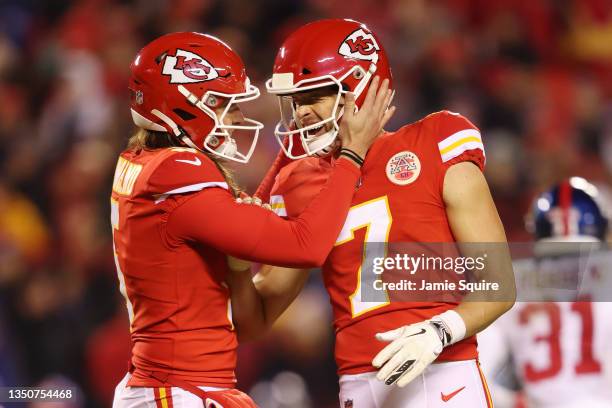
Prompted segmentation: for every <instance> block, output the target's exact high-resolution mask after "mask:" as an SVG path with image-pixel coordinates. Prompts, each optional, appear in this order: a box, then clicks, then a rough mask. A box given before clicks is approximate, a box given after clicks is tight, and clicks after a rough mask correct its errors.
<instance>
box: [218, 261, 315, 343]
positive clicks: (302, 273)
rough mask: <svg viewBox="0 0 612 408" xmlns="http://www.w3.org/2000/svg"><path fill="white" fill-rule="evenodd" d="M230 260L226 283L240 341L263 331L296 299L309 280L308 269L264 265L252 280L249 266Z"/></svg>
mask: <svg viewBox="0 0 612 408" xmlns="http://www.w3.org/2000/svg"><path fill="white" fill-rule="evenodd" d="M233 263H234V262H231V261H230V262H229V264H230V272H229V273H228V275H227V278H226V280H227V283H228V285H229V287H230V292H231V300H232V320H233V322H234V326H235V327H236V329H237V332H238V339H239V340H240V341H245V340H253V339H256V338H258V337H259V336H261V335H262V334H263V333H265V332H266V330H268V329H269V328H270V327H272V325H273V324H274V322H275V321H276V320H277V319H278V318H279V317H280V316H281V315H282V314H283V313H284V311H285V310H287V308H288V307H289V305H291V303H292V302H293V301H294V300H295V298H296V297H297V295H298V294H299V293H300V291H301V290H302V288H303V287H304V284H305V283H306V281H307V280H308V273H309V270H308V269H291V268H283V267H279V266H271V265H264V266H262V268H261V269H260V271H259V272H258V273H257V275H255V276H254V277H253V278H252V279H251V271H250V267H249V268H248V269H244V270H239V269H235V267H236V266H237V265H234V266H232V264H233Z"/></svg>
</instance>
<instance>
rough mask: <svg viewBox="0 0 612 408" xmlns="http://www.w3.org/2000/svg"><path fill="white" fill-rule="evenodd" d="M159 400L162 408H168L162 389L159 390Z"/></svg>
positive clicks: (164, 391) (164, 390) (163, 389)
mask: <svg viewBox="0 0 612 408" xmlns="http://www.w3.org/2000/svg"><path fill="white" fill-rule="evenodd" d="M159 399H160V402H161V406H162V408H168V400H167V399H166V389H165V388H164V387H160V388H159Z"/></svg>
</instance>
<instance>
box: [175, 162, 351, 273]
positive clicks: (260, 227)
mask: <svg viewBox="0 0 612 408" xmlns="http://www.w3.org/2000/svg"><path fill="white" fill-rule="evenodd" d="M359 174H360V172H359V170H358V169H357V167H356V166H355V165H354V164H352V163H351V162H349V160H347V159H340V160H338V161H337V162H336V168H335V169H334V171H333V173H332V175H331V177H330V178H329V180H328V182H327V184H326V185H325V187H324V188H323V189H322V190H321V192H320V193H319V194H318V195H317V197H316V198H315V199H314V200H313V201H312V203H311V204H310V205H309V206H308V207H307V208H306V210H305V211H304V212H303V213H302V215H300V217H298V218H297V219H295V220H284V219H282V218H281V217H279V216H277V215H276V214H274V213H272V212H270V211H268V210H265V209H263V208H261V207H258V206H252V205H241V204H237V203H236V202H235V201H234V198H233V197H232V196H231V194H229V193H228V192H227V191H226V190H223V189H219V188H210V189H206V190H203V191H201V192H199V193H197V194H194V195H193V196H192V197H189V198H188V199H187V200H184V201H183V202H182V203H180V205H179V206H178V207H177V208H175V209H174V210H173V211H172V212H171V213H170V215H169V217H168V222H167V226H166V231H167V236H168V240H169V244H170V245H173V244H174V245H176V243H180V242H181V241H183V240H186V241H194V242H199V243H203V244H206V245H210V246H212V247H214V248H216V249H218V250H220V251H222V252H225V253H226V254H229V255H232V256H235V257H237V258H241V259H247V260H251V261H256V262H261V263H266V264H277V265H287V266H301V267H314V266H319V265H321V264H322V263H323V262H324V261H325V258H326V257H327V254H328V253H329V251H330V249H331V248H332V246H333V244H334V242H335V240H336V237H337V236H338V233H339V232H340V229H341V228H342V224H343V222H344V219H345V217H346V214H347V213H348V210H349V207H350V204H351V199H352V196H353V192H354V190H355V183H356V181H357V178H358V177H359ZM332 191H333V194H332V193H331V192H332Z"/></svg>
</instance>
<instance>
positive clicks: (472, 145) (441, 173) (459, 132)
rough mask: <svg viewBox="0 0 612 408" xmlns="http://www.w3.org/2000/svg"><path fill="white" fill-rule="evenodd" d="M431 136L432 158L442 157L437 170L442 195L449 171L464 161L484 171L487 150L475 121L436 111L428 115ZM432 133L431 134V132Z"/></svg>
mask: <svg viewBox="0 0 612 408" xmlns="http://www.w3.org/2000/svg"><path fill="white" fill-rule="evenodd" d="M427 122H428V123H426V125H425V126H426V128H427V129H428V138H429V137H431V138H432V139H433V146H432V154H433V155H434V156H435V158H434V159H433V160H439V161H438V163H439V167H438V169H439V170H438V171H436V172H435V177H436V178H437V183H436V184H437V186H438V189H439V191H440V194H442V191H443V186H444V177H445V175H446V171H447V170H448V169H449V168H450V167H451V166H452V165H453V164H457V163H461V162H472V163H474V164H475V165H476V166H478V168H479V169H480V170H481V171H483V170H484V166H485V152H484V145H483V143H482V137H481V136H480V131H479V130H478V128H477V127H476V126H474V124H473V123H472V122H470V121H469V120H468V119H466V118H465V117H464V116H461V115H460V114H458V113H454V112H450V111H441V112H436V113H433V114H431V115H429V116H428V117H427ZM429 132H431V133H429Z"/></svg>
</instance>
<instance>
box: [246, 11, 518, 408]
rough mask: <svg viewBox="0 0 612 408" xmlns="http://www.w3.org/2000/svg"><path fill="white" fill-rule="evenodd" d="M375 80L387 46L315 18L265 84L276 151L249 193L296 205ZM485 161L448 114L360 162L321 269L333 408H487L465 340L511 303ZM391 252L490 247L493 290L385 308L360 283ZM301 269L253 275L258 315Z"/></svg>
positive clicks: (295, 208)
mask: <svg viewBox="0 0 612 408" xmlns="http://www.w3.org/2000/svg"><path fill="white" fill-rule="evenodd" d="M379 81H381V82H382V83H383V84H386V85H384V86H386V87H388V88H389V89H393V83H392V75H391V70H390V68H389V63H388V59H387V55H386V53H385V50H384V48H383V46H382V44H381V42H380V40H379V39H378V38H377V36H376V35H375V34H374V33H373V32H372V31H371V30H370V29H369V28H368V27H367V26H365V25H364V24H361V23H359V22H356V21H352V20H321V21H317V22H313V23H310V24H307V25H305V26H303V27H301V28H299V29H298V30H296V31H295V32H294V33H292V34H291V35H290V36H289V37H288V38H287V39H286V40H285V42H284V43H283V44H282V46H281V47H280V50H279V52H278V54H277V56H276V60H275V62H274V68H273V74H272V78H271V79H270V80H269V81H268V82H267V83H266V86H267V90H268V91H269V92H271V93H274V94H276V95H278V97H279V100H280V105H281V113H282V114H281V121H280V122H279V124H278V125H277V126H276V129H275V134H276V136H277V137H278V138H279V140H280V141H281V147H282V153H281V154H282V155H284V156H286V157H282V156H280V155H279V157H278V158H277V160H276V161H275V163H274V164H273V166H272V168H271V169H270V170H269V172H268V174H267V176H266V177H265V178H264V180H263V182H262V184H261V185H260V187H259V189H258V191H257V192H256V194H255V195H256V197H258V198H259V199H261V200H263V201H269V202H270V203H271V205H272V207H273V209H275V210H276V211H277V213H278V214H280V215H283V216H286V217H288V218H289V219H291V218H292V217H295V216H299V214H300V213H301V212H302V211H303V210H304V209H305V208H308V207H307V206H308V203H309V202H310V197H312V196H313V195H314V194H316V193H318V192H319V191H320V187H321V185H323V184H324V183H325V180H326V179H327V174H329V172H330V171H331V169H333V163H334V162H335V160H336V159H337V157H338V152H341V151H342V150H341V148H344V147H345V146H344V145H343V142H342V141H341V140H339V139H338V134H339V133H342V128H343V126H344V122H345V120H346V119H347V115H349V114H352V113H353V112H354V111H360V110H361V109H363V107H364V105H363V103H364V101H365V95H367V94H368V93H369V90H370V88H371V87H373V86H374V87H377V86H379V83H378V82H379ZM351 95H354V96H351ZM353 98H354V100H355V103H354V104H353V103H352V101H353ZM290 159H298V160H293V161H291V160H290ZM484 164H485V154H484V147H483V143H482V138H481V135H480V132H479V130H478V129H477V128H476V126H474V125H473V124H472V123H471V122H470V121H469V120H467V119H466V118H464V117H463V116H461V115H460V114H457V113H453V112H449V111H441V112H437V113H433V114H431V115H429V116H427V117H425V118H423V119H421V120H419V121H418V122H415V123H411V124H408V125H406V126H404V127H402V128H401V129H399V130H397V131H395V132H385V131H381V135H380V137H379V138H378V139H377V140H376V141H375V142H374V144H373V146H372V148H371V150H370V151H369V152H368V155H367V157H366V158H365V162H364V165H363V173H362V177H361V178H360V183H359V186H358V190H357V193H356V194H355V196H354V197H353V201H352V205H351V209H350V211H349V214H348V216H347V217H346V220H345V224H344V226H343V229H342V231H341V232H340V234H339V235H338V236H337V240H336V243H335V245H334V248H333V249H332V251H331V252H330V254H329V256H328V257H327V259H326V261H325V263H324V265H323V280H324V282H325V285H326V288H327V290H328V293H329V295H330V299H331V303H332V306H333V309H334V326H335V332H336V350H335V357H336V362H337V365H338V371H339V375H340V399H341V404H342V403H343V404H344V405H345V406H348V405H349V404H354V405H357V406H361V407H391V408H395V407H420V406H439V405H440V406H441V404H446V403H447V402H448V403H449V404H451V403H452V406H453V407H466V408H467V407H470V408H474V407H487V406H490V398H489V394H488V391H487V388H486V384H485V382H484V378H483V377H482V375H481V372H480V370H479V365H478V362H477V352H476V337H475V334H476V333H477V332H478V331H480V330H482V329H483V328H484V327H486V326H487V325H489V324H490V323H491V322H493V321H494V320H495V319H497V318H498V317H499V316H500V315H502V314H503V313H504V312H505V311H507V310H508V309H509V308H510V307H511V306H512V304H513V302H514V298H515V288H514V279H513V276H512V265H511V261H510V257H509V254H508V250H507V244H506V237H505V233H504V228H503V226H502V224H501V221H500V219H499V216H498V214H497V210H496V208H495V205H494V203H493V200H492V198H491V195H490V192H489V188H488V186H487V182H486V180H485V178H484V176H483V173H482V170H483V168H484ZM402 242H403V243H410V242H412V243H435V242H438V243H453V244H452V247H455V246H458V247H460V248H461V253H462V255H464V256H471V255H474V256H478V253H480V255H482V252H479V251H480V250H476V249H475V248H468V247H467V246H465V245H455V244H454V243H455V242H456V243H469V242H473V243H497V247H496V248H493V247H491V248H489V249H490V250H491V251H493V252H496V253H495V255H496V256H495V257H494V258H495V262H494V263H495V264H496V265H495V267H494V268H493V267H486V268H484V269H485V270H484V271H482V273H481V276H482V277H483V278H487V279H488V280H489V281H493V280H495V281H497V282H498V283H499V284H500V286H501V287H503V289H502V291H503V294H501V296H498V297H496V298H495V299H494V301H487V302H484V301H480V302H468V301H465V300H466V299H469V295H468V296H466V299H463V300H462V301H459V300H457V301H454V300H451V301H449V300H444V298H440V299H438V298H435V297H430V298H429V300H428V301H414V300H411V299H410V298H406V297H405V296H404V297H403V299H402V300H403V301H392V300H393V298H394V297H395V298H397V296H393V294H391V293H390V292H388V291H384V290H383V292H385V293H384V295H385V296H380V297H378V299H372V298H368V297H367V295H366V293H367V291H365V289H366V287H365V286H364V284H365V283H367V282H381V281H380V280H377V279H379V278H377V275H376V274H377V273H380V272H376V271H375V270H374V269H373V264H372V260H373V259H375V258H380V259H383V258H384V257H385V256H386V255H387V250H388V244H390V243H402ZM376 243H380V244H379V245H377V244H376ZM481 249H482V248H481ZM490 255H491V254H490ZM304 273H305V272H304V271H303V270H302V271H299V270H294V271H293V272H288V271H286V270H280V269H276V268H273V267H264V268H263V270H262V271H261V272H260V273H259V274H258V275H257V276H256V277H255V282H256V286H257V288H258V290H259V293H260V295H261V296H262V297H263V298H264V299H266V301H269V303H268V307H267V309H266V310H267V311H268V312H270V319H274V318H275V317H276V316H277V315H278V314H280V313H281V312H282V310H283V308H284V307H286V306H287V305H288V304H289V303H290V301H291V299H293V297H294V296H295V295H296V294H297V292H298V291H299V287H300V285H301V284H303V282H304V280H305V279H304ZM451 275H453V276H451ZM494 275H495V276H494ZM446 276H447V277H448V278H449V279H451V280H452V278H457V274H455V273H453V272H447V273H446ZM290 277H291V279H289V278H290ZM451 298H452V296H451ZM390 299H391V300H390ZM480 299H483V298H482V297H481V298H480ZM472 300H473V298H472ZM434 360H436V364H431V363H432V362H433V361H434ZM398 386H399V387H398ZM451 401H452V402H451ZM449 406H450V405H449Z"/></svg>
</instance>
